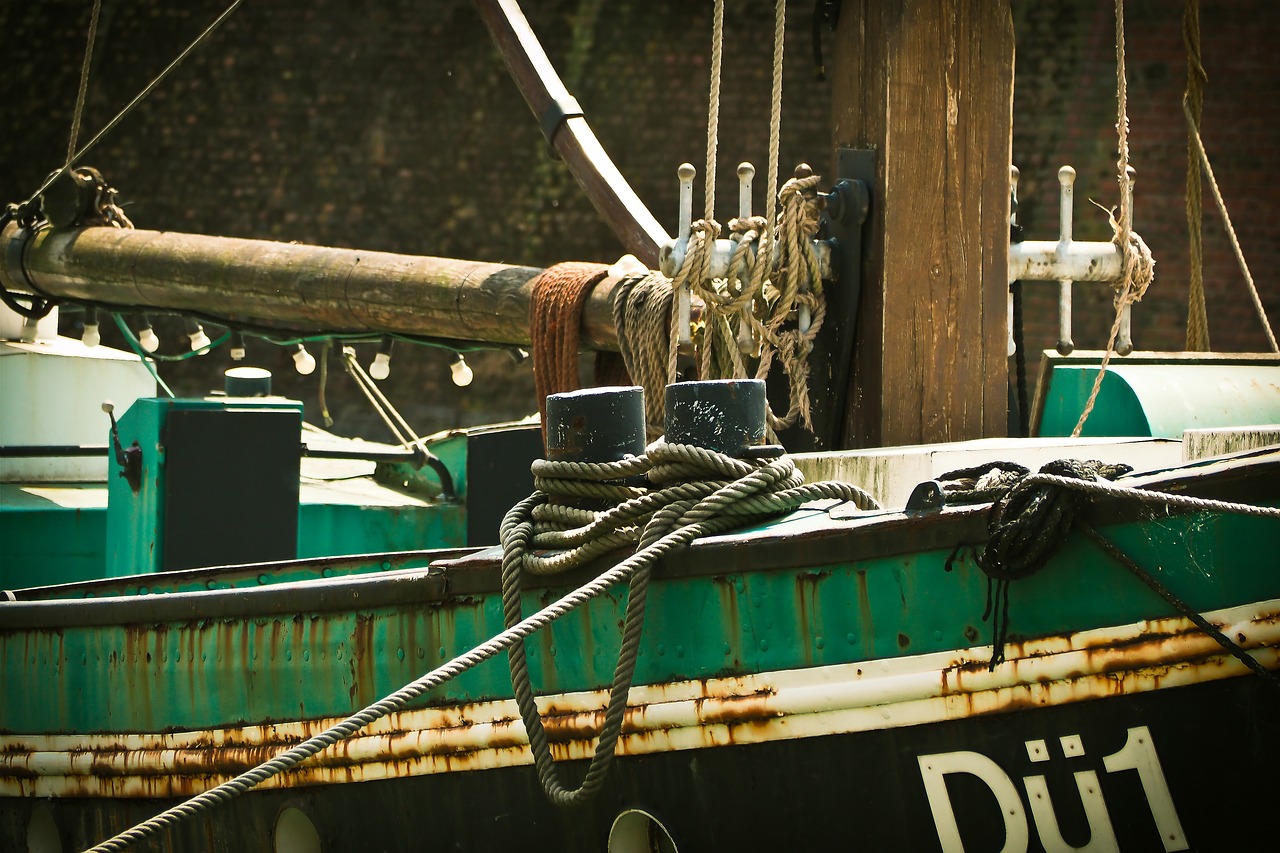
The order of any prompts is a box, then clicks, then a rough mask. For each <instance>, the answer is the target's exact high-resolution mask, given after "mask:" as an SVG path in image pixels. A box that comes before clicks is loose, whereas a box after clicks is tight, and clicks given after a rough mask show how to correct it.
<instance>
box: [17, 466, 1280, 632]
mask: <svg viewBox="0 0 1280 853" xmlns="http://www.w3.org/2000/svg"><path fill="white" fill-rule="evenodd" d="M1268 474H1271V475H1272V476H1267V475H1268ZM1130 483H1131V484H1133V485H1141V486H1147V487H1149V486H1154V485H1160V486H1163V487H1165V488H1166V489H1169V490H1171V491H1174V492H1177V493H1179V494H1195V495H1197V496H1203V497H1213V498H1218V499H1235V500H1241V499H1246V498H1253V499H1255V500H1257V499H1259V498H1262V499H1264V500H1267V501H1271V502H1273V503H1274V502H1275V501H1276V500H1277V496H1276V489H1275V486H1274V484H1277V483H1280V450H1274V449H1273V450H1269V451H1262V452H1259V451H1252V452H1248V453H1245V454H1242V455H1240V456H1238V457H1230V458H1226V459H1221V460H1213V461H1208V462H1204V463H1193V464H1192V465H1190V466H1187V467H1179V468H1175V469H1172V470H1170V471H1163V472H1159V473H1156V474H1152V475H1143V476H1139V477H1135V478H1131V480H1130ZM989 507H990V504H985V503H984V504H973V505H966V506H958V507H954V506H952V507H944V508H943V509H942V510H940V511H938V510H935V511H926V512H905V511H878V512H872V513H865V514H860V515H857V516H854V517H852V518H845V519H841V518H832V517H830V512H829V509H830V508H829V507H828V508H827V509H807V510H806V509H801V510H799V511H798V512H797V513H795V514H793V515H792V516H791V517H790V518H791V520H792V521H793V522H794V521H795V520H803V519H804V517H805V515H806V514H808V516H809V517H810V518H822V519H825V523H823V524H822V526H820V527H810V528H809V529H807V530H805V531H803V532H802V533H796V532H794V529H792V528H791V527H790V525H788V524H786V523H784V524H783V525H782V527H783V529H775V528H774V527H763V528H756V529H753V530H748V531H745V532H740V533H732V534H722V535H719V536H715V537H708V538H707V539H704V540H700V541H696V542H694V543H693V545H692V546H691V547H689V548H687V549H683V550H681V551H677V552H674V553H672V554H669V555H668V556H667V557H666V558H664V559H663V560H662V561H661V562H660V563H659V564H658V566H657V567H656V572H655V574H656V576H657V577H659V578H668V579H671V578H686V577H703V576H711V577H714V576H721V575H724V574H725V573H726V568H725V567H726V566H727V565H729V566H732V569H731V570H730V571H731V572H733V573H741V572H748V571H770V570H776V571H786V570H795V569H800V568H804V567H806V566H820V565H826V564H830V563H849V562H856V561H860V560H870V559H877V558H883V557H892V556H896V555H898V554H904V553H919V552H926V551H932V550H940V549H943V548H950V547H954V545H955V544H957V543H969V544H978V543H981V542H982V541H984V540H985V539H986V537H987V514H988V509H989ZM1167 510H1168V512H1167V514H1166V513H1165V512H1161V516H1162V517H1167V516H1174V515H1184V514H1190V513H1193V512H1196V511H1197V510H1193V509H1182V508H1177V507H1168V508H1167ZM1086 517H1087V518H1088V520H1089V521H1090V522H1091V523H1092V524H1094V525H1095V526H1097V527H1103V528H1105V527H1109V526H1112V525H1116V524H1121V523H1126V522H1134V521H1140V520H1143V519H1146V518H1150V509H1149V508H1148V506H1147V505H1145V504H1139V503H1137V502H1134V501H1122V500H1118V499H1112V498H1102V499H1099V500H1098V501H1096V502H1095V503H1094V504H1093V505H1092V506H1091V507H1090V509H1089V510H1088V512H1087V513H1086ZM775 524H776V523H775ZM744 544H749V545H750V547H748V548H744V547H742V546H743V545H744ZM798 544H799V545H800V547H797V545H798ZM728 549H733V550H732V552H731V553H732V554H733V555H734V559H733V561H732V562H730V563H726V562H724V561H722V560H718V559H716V556H717V554H719V553H721V552H724V553H730V552H729V551H728ZM459 550H461V551H463V552H468V550H469V549H452V550H446V551H445V552H444V553H443V554H442V555H441V556H442V559H438V560H435V561H433V562H432V563H431V564H430V565H428V566H427V567H426V568H411V569H402V570H396V571H378V572H373V573H370V574H360V575H348V576H344V577H335V578H315V579H311V580H300V581H288V582H283V583H279V584H271V585H267V586H257V587H248V588H238V589H212V590H194V591H188V592H173V593H157V594H147V595H123V596H111V597H103V598H87V599H57V600H48V599H46V600H26V599H23V600H17V601H9V602H0V633H3V632H9V631H16V630H27V629H32V628H64V627H90V626H102V625H129V624H148V623H151V624H154V623H160V622H198V621H201V620H208V619H251V618H258V617H267V616H272V615H277V614H280V613H299V612H332V611H338V610H359V611H369V610H373V609H376V608H379V607H386V606H397V607H404V606H414V605H426V606H443V605H444V604H445V603H446V602H447V601H449V600H451V599H456V598H460V597H467V596H478V595H484V594H491V593H496V592H497V591H498V590H499V588H500V587H499V568H500V561H501V552H500V550H499V549H498V548H497V547H496V546H495V547H491V548H485V549H480V550H471V551H469V553H466V555H465V556H461V557H458V558H456V559H451V558H449V557H448V556H445V555H451V556H452V555H456V554H457V553H458V551H459ZM404 553H414V552H401V554H404ZM423 553H424V554H429V553H431V552H423ZM615 556H616V555H604V556H602V557H601V558H599V559H598V560H596V561H594V562H593V563H591V564H588V565H586V566H583V567H581V568H580V569H578V570H575V571H572V572H566V573H565V574H563V575H559V576H557V577H556V578H555V581H554V583H553V584H550V585H551V586H554V587H569V588H571V587H573V586H576V585H579V584H581V583H583V582H586V581H587V580H589V579H591V578H592V577H595V576H596V575H598V574H599V573H600V571H601V570H602V569H603V568H604V567H606V566H608V565H612V564H613V563H614V562H616V560H615V559H614V557H615ZM335 559H336V560H337V561H338V562H342V561H344V560H345V561H350V560H352V559H356V558H353V557H347V558H320V559H319V560H313V559H309V560H302V561H284V562H273V563H263V564H251V565H246V566H236V567H221V568H213V569H195V570H187V571H188V572H190V573H193V574H195V575H197V576H199V575H201V574H208V575H209V576H210V577H216V576H218V574H219V573H220V572H222V573H225V572H227V571H230V570H234V571H236V572H239V573H245V574H248V573H251V572H253V571H256V570H268V569H277V570H278V569H280V568H282V567H285V566H300V565H308V566H315V565H319V564H323V563H329V564H332V563H333V562H334V561H335ZM358 559H361V560H362V561H368V562H372V561H373V560H374V559H376V558H365V557H360V558H358ZM162 576H168V577H171V576H172V575H171V573H158V574H156V575H149V576H135V578H140V577H154V578H157V579H159V578H161V577H162ZM120 580H121V579H112V582H114V583H117V584H118V583H119V582H120ZM538 581H539V583H540V585H542V586H547V585H548V584H547V583H546V578H540V579H538Z"/></svg>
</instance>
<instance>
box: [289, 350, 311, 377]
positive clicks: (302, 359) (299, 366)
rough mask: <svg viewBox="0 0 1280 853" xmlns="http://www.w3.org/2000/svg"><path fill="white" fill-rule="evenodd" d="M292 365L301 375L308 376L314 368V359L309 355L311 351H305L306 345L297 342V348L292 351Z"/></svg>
mask: <svg viewBox="0 0 1280 853" xmlns="http://www.w3.org/2000/svg"><path fill="white" fill-rule="evenodd" d="M293 366H294V369H296V370H297V371H298V372H299V373H301V374H302V375H303V376H310V375H311V374H312V373H314V372H315V370H316V360H315V359H314V358H312V357H311V353H309V352H307V348H306V347H304V346H303V345H302V344H298V348H297V349H296V350H295V351H294V353H293Z"/></svg>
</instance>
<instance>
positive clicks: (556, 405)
mask: <svg viewBox="0 0 1280 853" xmlns="http://www.w3.org/2000/svg"><path fill="white" fill-rule="evenodd" d="M546 447H547V459H550V460H554V461H558V462H618V461H620V460H622V459H625V458H626V457H628V456H640V455H642V454H643V453H644V447H645V432H644V389H643V388H640V387H637V386H633V387H604V388H584V389H582V390H580V391H568V392H565V393H564V394H548V395H547V429H546Z"/></svg>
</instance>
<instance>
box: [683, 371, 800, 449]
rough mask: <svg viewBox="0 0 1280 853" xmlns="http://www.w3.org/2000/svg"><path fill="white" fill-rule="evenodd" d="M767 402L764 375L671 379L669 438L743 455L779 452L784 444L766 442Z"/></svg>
mask: <svg viewBox="0 0 1280 853" xmlns="http://www.w3.org/2000/svg"><path fill="white" fill-rule="evenodd" d="M765 403H766V400H765V388H764V382H763V381H762V380H760V379H720V380H712V381H708V382H679V383H677V384H675V385H668V386H667V398H666V429H667V443H668V444H691V445H694V446H695V447H702V448H706V449H707V450H714V451H716V452H717V453H725V454H728V455H730V456H738V457H745V456H761V455H764V456H771V455H777V454H778V453H781V448H777V447H773V446H770V445H765Z"/></svg>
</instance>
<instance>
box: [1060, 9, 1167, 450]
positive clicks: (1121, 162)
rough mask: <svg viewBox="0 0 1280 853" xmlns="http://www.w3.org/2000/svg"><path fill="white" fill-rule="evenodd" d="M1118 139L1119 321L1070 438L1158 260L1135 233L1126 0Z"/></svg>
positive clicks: (1119, 39)
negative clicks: (1126, 313) (1122, 328)
mask: <svg viewBox="0 0 1280 853" xmlns="http://www.w3.org/2000/svg"><path fill="white" fill-rule="evenodd" d="M1116 137H1117V148H1118V149H1119V152H1120V157H1119V159H1118V160H1117V161H1116V169H1117V176H1116V180H1117V182H1118V183H1119V185H1120V216H1119V217H1118V218H1117V217H1116V216H1115V214H1114V213H1113V212H1108V214H1107V218H1108V220H1109V221H1110V223H1111V228H1112V231H1113V232H1114V233H1115V237H1114V239H1113V242H1114V243H1115V244H1116V247H1117V248H1118V249H1119V250H1120V258H1121V269H1120V278H1119V280H1118V281H1117V282H1116V283H1115V284H1114V285H1113V287H1114V288H1115V290H1116V296H1115V308H1116V318H1115V321H1114V322H1113V323H1112V324H1111V333H1110V335H1109V336H1108V337H1107V349H1106V352H1104V353H1103V354H1102V363H1101V364H1100V365H1099V366H1098V374H1097V376H1095V377H1094V380H1093V389H1092V390H1091V391H1090V392H1089V399H1088V401H1087V402H1086V403H1085V406H1084V411H1082V412H1081V413H1080V420H1079V421H1077V422H1076V426H1075V429H1073V430H1072V431H1071V437H1072V438H1076V437H1078V436H1079V435H1080V432H1081V431H1082V430H1083V429H1084V425H1085V422H1086V421H1088V420H1089V415H1090V414H1092V413H1093V407H1094V404H1095V403H1097V401H1098V392H1099V391H1100V390H1101V389H1102V379H1103V377H1104V376H1106V373H1107V365H1108V364H1110V363H1111V355H1112V352H1113V351H1114V349H1115V345H1116V336H1117V335H1119V333H1120V323H1121V322H1122V320H1123V317H1124V313H1125V310H1126V309H1128V308H1129V306H1131V305H1132V304H1133V303H1135V302H1139V301H1141V300H1142V297H1143V296H1144V295H1145V294H1146V292H1147V288H1148V287H1150V286H1151V282H1152V281H1153V280H1154V279H1155V269H1154V267H1155V260H1153V259H1152V257H1151V250H1150V249H1149V248H1147V244H1146V241H1144V240H1143V239H1142V238H1141V237H1140V236H1138V235H1137V234H1136V233H1134V231H1133V210H1132V206H1133V177H1132V176H1131V175H1130V174H1129V82H1128V78H1127V72H1126V71H1125V52H1124V0H1116Z"/></svg>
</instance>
